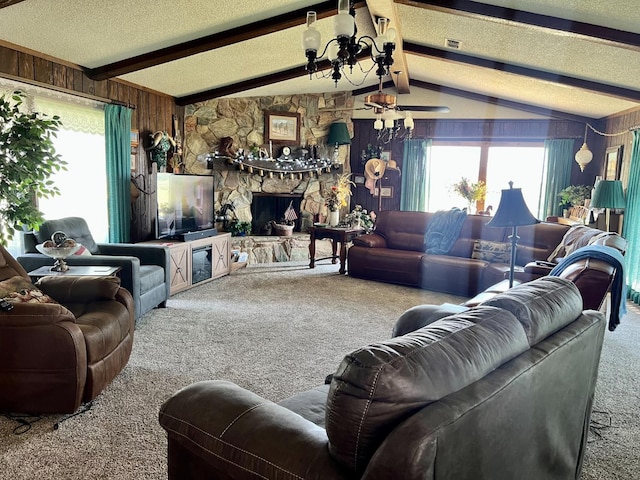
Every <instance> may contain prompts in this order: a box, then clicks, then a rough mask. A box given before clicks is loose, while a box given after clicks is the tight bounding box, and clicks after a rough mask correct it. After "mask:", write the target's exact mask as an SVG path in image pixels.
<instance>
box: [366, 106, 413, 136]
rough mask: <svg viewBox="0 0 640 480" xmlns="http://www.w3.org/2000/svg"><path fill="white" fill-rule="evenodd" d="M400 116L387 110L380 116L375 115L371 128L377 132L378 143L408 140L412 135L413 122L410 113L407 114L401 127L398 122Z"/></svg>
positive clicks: (393, 111)
mask: <svg viewBox="0 0 640 480" xmlns="http://www.w3.org/2000/svg"><path fill="white" fill-rule="evenodd" d="M401 119H402V116H401V115H400V114H398V113H397V112H396V111H395V110H387V111H385V112H384V113H382V114H376V120H375V122H373V128H374V129H375V130H377V131H378V143H389V142H390V141H391V140H393V139H396V140H409V139H410V138H411V135H412V134H413V128H414V122H413V116H412V115H411V112H407V113H406V114H405V117H404V121H403V125H402V126H400V122H399V120H401ZM403 127H404V128H403Z"/></svg>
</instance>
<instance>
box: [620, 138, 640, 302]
mask: <svg viewBox="0 0 640 480" xmlns="http://www.w3.org/2000/svg"><path fill="white" fill-rule="evenodd" d="M622 236H623V237H624V238H626V239H627V252H626V253H625V256H624V263H625V272H626V282H627V288H628V290H627V291H628V295H629V298H630V299H631V300H632V301H633V302H634V303H637V304H640V131H639V130H634V131H633V143H632V145H631V169H630V170H629V183H628V186H627V207H626V208H625V209H624V225H623V227H622Z"/></svg>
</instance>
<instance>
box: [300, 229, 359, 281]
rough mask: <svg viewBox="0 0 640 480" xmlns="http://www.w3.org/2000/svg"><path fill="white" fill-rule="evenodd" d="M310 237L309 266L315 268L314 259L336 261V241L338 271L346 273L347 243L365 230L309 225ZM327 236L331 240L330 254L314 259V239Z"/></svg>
mask: <svg viewBox="0 0 640 480" xmlns="http://www.w3.org/2000/svg"><path fill="white" fill-rule="evenodd" d="M309 233H310V234H311V239H310V242H309V257H310V261H309V268H315V266H316V265H315V263H316V260H326V259H327V258H330V259H331V263H334V264H335V263H336V261H337V258H338V255H337V252H338V243H340V273H341V274H344V273H346V271H347V269H346V263H347V243H349V242H351V241H352V240H353V239H354V238H356V237H357V236H358V235H362V234H364V233H365V231H364V230H363V229H362V228H355V227H316V226H314V227H311V228H310V229H309ZM323 238H328V239H330V240H331V250H332V255H331V256H330V257H323V258H318V259H316V258H315V256H316V240H322V239H323Z"/></svg>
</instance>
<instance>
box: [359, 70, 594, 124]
mask: <svg viewBox="0 0 640 480" xmlns="http://www.w3.org/2000/svg"><path fill="white" fill-rule="evenodd" d="M410 83H411V86H412V87H418V88H423V89H425V90H431V91H433V92H439V93H444V94H447V95H454V96H456V97H460V98H465V99H467V100H473V101H476V102H483V103H488V104H490V105H496V106H500V107H505V108H511V109H514V110H520V111H522V112H528V113H535V114H536V115H542V116H547V117H551V118H557V119H561V120H569V121H574V122H579V123H594V122H596V121H597V119H595V118H590V117H584V116H581V115H575V114H572V113H567V112H561V111H559V110H551V109H549V108H544V107H536V106H535V105H529V104H526V103H521V102H514V101H513V100H505V99H503V98H498V97H490V96H487V95H482V94H480V93H473V92H469V91H467V90H459V89H457V88H452V87H447V86H444V85H438V84H436V83H429V82H423V81H420V80H411V81H410ZM354 93H355V92H354Z"/></svg>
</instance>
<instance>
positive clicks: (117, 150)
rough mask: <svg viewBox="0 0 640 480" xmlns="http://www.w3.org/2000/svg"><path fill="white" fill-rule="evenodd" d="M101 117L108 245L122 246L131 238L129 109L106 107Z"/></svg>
mask: <svg viewBox="0 0 640 480" xmlns="http://www.w3.org/2000/svg"><path fill="white" fill-rule="evenodd" d="M104 115H105V142H106V155H107V196H108V199H107V205H108V208H109V242H111V243H125V242H128V241H130V238H131V232H130V231H131V206H130V205H131V203H130V196H131V193H130V189H129V182H130V181H131V109H129V108H126V107H122V106H120V105H106V106H105V109H104Z"/></svg>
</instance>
